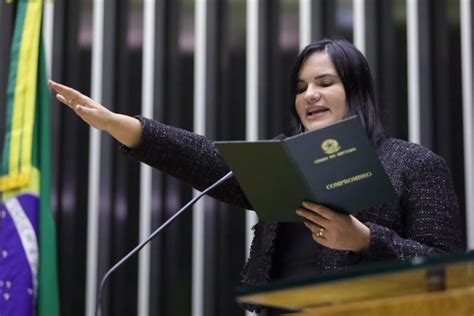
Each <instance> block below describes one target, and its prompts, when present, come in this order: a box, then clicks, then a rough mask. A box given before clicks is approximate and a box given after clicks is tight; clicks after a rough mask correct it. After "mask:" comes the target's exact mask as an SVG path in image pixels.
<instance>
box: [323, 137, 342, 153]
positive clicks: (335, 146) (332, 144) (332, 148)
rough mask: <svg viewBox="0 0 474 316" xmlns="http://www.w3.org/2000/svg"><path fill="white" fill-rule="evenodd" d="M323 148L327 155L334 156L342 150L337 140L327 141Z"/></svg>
mask: <svg viewBox="0 0 474 316" xmlns="http://www.w3.org/2000/svg"><path fill="white" fill-rule="evenodd" d="M321 148H322V150H324V153H325V154H326V155H332V154H334V153H337V152H338V151H339V150H341V146H340V145H339V143H338V142H337V140H335V139H326V140H325V141H324V142H322V144H321Z"/></svg>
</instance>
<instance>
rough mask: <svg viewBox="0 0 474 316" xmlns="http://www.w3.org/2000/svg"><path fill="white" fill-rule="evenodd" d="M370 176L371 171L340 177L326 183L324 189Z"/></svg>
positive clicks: (334, 187)
mask: <svg viewBox="0 0 474 316" xmlns="http://www.w3.org/2000/svg"><path fill="white" fill-rule="evenodd" d="M371 176H372V172H371V171H368V172H365V173H361V174H358V175H355V176H353V177H350V178H346V179H342V180H339V181H336V182H333V183H330V184H328V185H326V190H333V189H336V188H339V187H342V186H343V185H346V184H350V183H353V182H357V181H360V180H363V179H366V178H370V177H371Z"/></svg>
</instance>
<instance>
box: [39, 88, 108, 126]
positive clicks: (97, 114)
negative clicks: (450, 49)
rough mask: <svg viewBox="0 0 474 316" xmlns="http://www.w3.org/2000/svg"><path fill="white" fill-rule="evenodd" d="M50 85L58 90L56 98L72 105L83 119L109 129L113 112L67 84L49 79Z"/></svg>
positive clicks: (91, 124)
mask: <svg viewBox="0 0 474 316" xmlns="http://www.w3.org/2000/svg"><path fill="white" fill-rule="evenodd" d="M48 86H49V87H50V88H51V89H53V90H54V91H56V93H57V94H56V99H58V101H59V102H62V103H64V104H65V105H67V106H68V107H70V108H71V109H72V110H73V111H74V112H75V113H76V114H77V115H78V116H79V117H80V118H81V119H83V120H84V121H85V122H86V123H87V124H89V125H90V126H92V127H94V128H97V129H98V130H107V127H108V124H109V123H110V121H111V118H112V116H113V114H114V113H113V112H112V111H110V110H108V109H107V108H105V107H104V106H102V105H100V104H99V103H97V102H95V101H94V100H92V99H91V98H89V97H87V96H85V95H83V94H82V93H80V92H79V91H77V90H74V89H72V88H70V87H67V86H65V85H62V84H59V83H57V82H54V81H52V80H49V82H48Z"/></svg>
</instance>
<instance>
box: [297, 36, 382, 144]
mask: <svg viewBox="0 0 474 316" xmlns="http://www.w3.org/2000/svg"><path fill="white" fill-rule="evenodd" d="M317 52H327V53H328V54H329V56H330V57H331V60H332V62H333V64H334V67H335V68H336V71H337V74H338V75H339V77H340V78H341V81H342V83H343V85H344V90H345V92H346V100H347V107H348V111H347V114H346V117H349V116H353V115H357V116H358V117H359V119H360V120H361V122H362V125H363V126H364V128H365V129H366V131H367V135H368V137H369V139H370V141H371V142H372V144H373V145H375V146H377V145H378V144H379V143H380V142H381V141H382V140H383V139H384V138H385V133H384V130H383V126H382V123H381V121H380V117H379V113H378V109H377V106H376V104H375V97H374V87H373V84H372V75H371V73H370V69H369V65H368V63H367V60H366V59H365V57H364V55H362V53H361V52H360V51H359V50H358V49H357V48H356V47H355V46H354V45H352V44H351V43H349V42H348V41H346V40H342V39H335V40H330V39H324V40H321V41H317V42H314V43H311V44H309V45H308V46H306V47H305V48H304V49H303V51H302V52H301V53H300V54H299V55H298V58H297V59H296V62H295V64H294V66H293V71H292V73H291V100H292V101H293V103H292V104H291V106H290V113H291V121H292V122H291V131H292V133H299V132H302V131H304V127H303V125H302V123H301V121H300V118H299V116H298V113H297V112H296V108H295V103H294V100H295V99H296V88H297V83H298V76H299V73H300V69H301V66H302V65H303V63H304V62H305V61H306V58H308V57H309V56H310V55H311V54H313V53H317Z"/></svg>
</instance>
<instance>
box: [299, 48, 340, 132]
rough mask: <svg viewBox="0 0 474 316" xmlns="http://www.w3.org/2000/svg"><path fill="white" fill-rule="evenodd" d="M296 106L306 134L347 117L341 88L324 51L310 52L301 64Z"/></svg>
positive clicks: (329, 58)
mask: <svg viewBox="0 0 474 316" xmlns="http://www.w3.org/2000/svg"><path fill="white" fill-rule="evenodd" d="M295 107H296V113H298V116H299V118H300V120H301V123H302V124H303V126H304V128H305V130H306V131H313V130H316V129H319V128H322V127H325V126H327V125H330V124H332V123H335V122H337V121H340V120H342V119H343V118H344V117H345V116H346V113H347V104H346V92H345V90H344V85H343V84H342V81H341V78H339V76H338V74H337V71H336V68H335V67H334V64H333V63H332V60H331V57H330V56H329V54H327V53H326V52H316V53H313V54H312V55H310V56H309V57H307V58H306V60H305V61H304V63H303V65H302V67H301V69H300V73H299V78H298V83H297V87H296V99H295Z"/></svg>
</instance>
